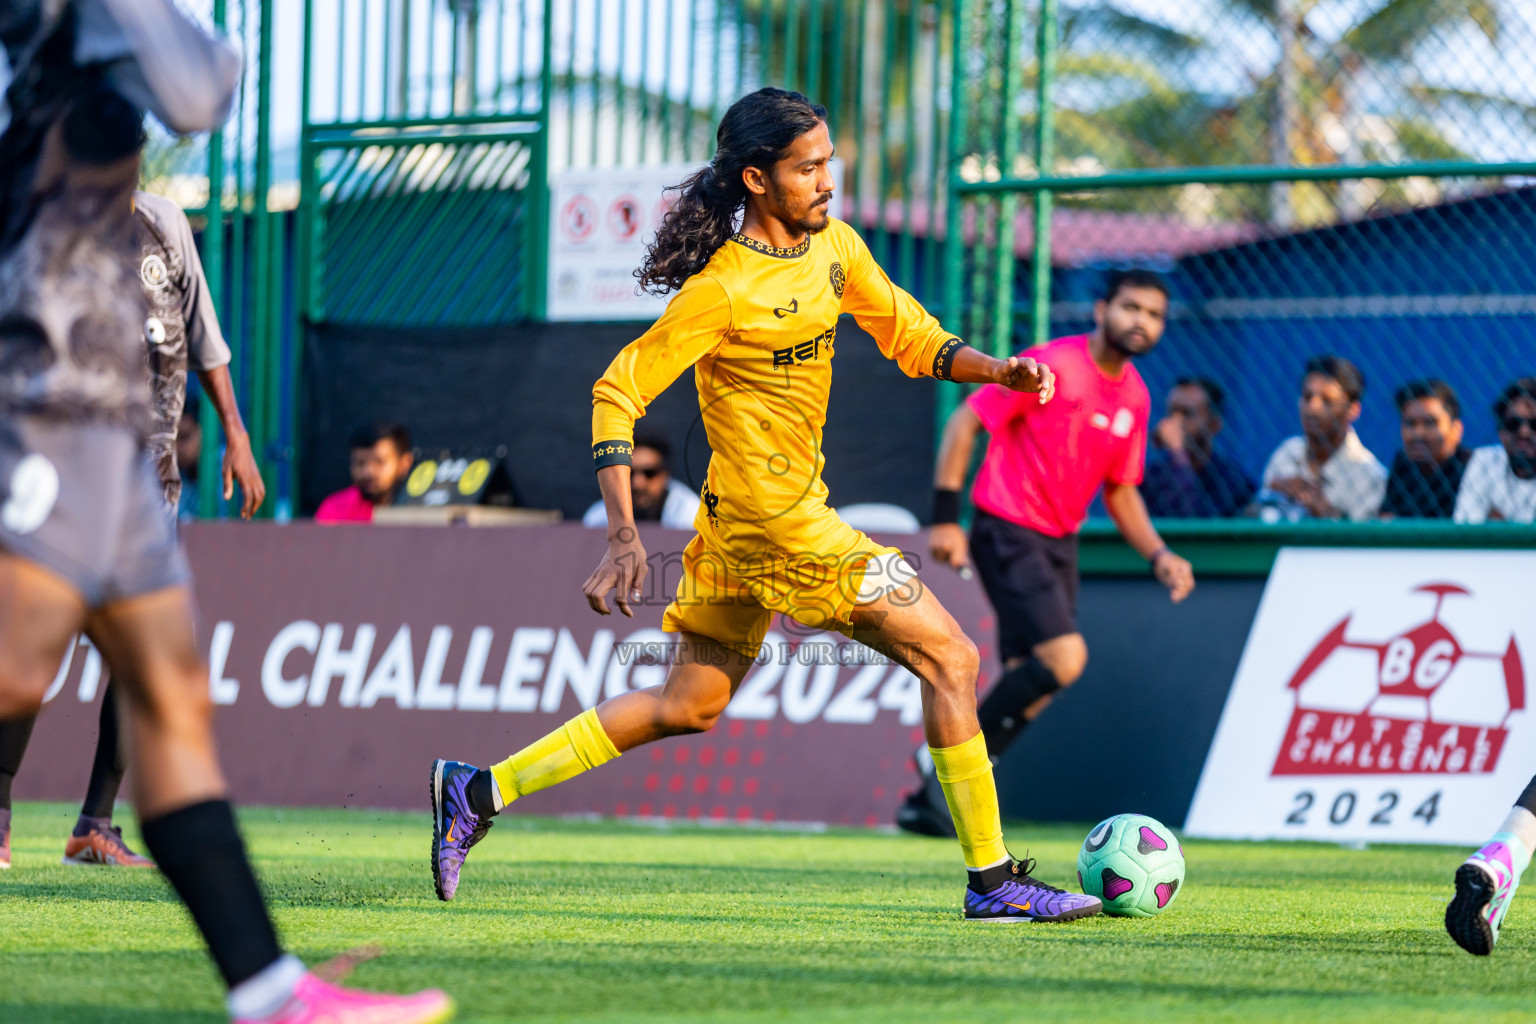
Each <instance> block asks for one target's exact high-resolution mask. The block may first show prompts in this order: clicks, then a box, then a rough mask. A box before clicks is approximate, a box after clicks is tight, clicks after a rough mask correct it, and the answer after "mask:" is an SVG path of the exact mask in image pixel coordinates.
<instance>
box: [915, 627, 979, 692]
mask: <svg viewBox="0 0 1536 1024" xmlns="http://www.w3.org/2000/svg"><path fill="white" fill-rule="evenodd" d="M918 668H919V670H920V671H919V672H918V675H920V676H921V677H922V678H923V680H924V681H925V682H927V683H929V684H930V685H932V686H933V688H934V689H935V690H938V691H941V692H956V693H966V692H969V693H972V694H974V693H975V691H976V677H977V675H978V673H979V672H980V671H981V653H980V652H979V651H977V650H976V644H975V643H974V642H972V640H971V638H970V637H968V636H966V635H965V634H964V633H962V632H960V631H959V630H958V629H957V630H955V631H954V632H953V633H952V634H950V636H948V637H947V638H945V640H944V642H943V643H942V644H941V645H939V646H938V649H937V650H933V651H929V650H925V651H923V652H922V658H921V661H920V662H919V664H918Z"/></svg>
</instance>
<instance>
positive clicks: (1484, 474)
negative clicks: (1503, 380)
mask: <svg viewBox="0 0 1536 1024" xmlns="http://www.w3.org/2000/svg"><path fill="white" fill-rule="evenodd" d="M1493 415H1494V419H1495V420H1497V421H1498V424H1499V443H1498V444H1490V445H1488V446H1487V447H1484V448H1479V449H1477V450H1476V451H1475V452H1473V453H1472V461H1471V462H1469V463H1467V472H1466V475H1465V476H1463V477H1462V478H1461V490H1460V491H1458V492H1457V494H1456V515H1455V519H1456V521H1457V522H1458V523H1489V522H1498V521H1501V520H1502V521H1504V522H1510V523H1532V522H1536V377H1522V378H1520V379H1519V380H1517V381H1515V382H1514V383H1513V384H1511V385H1510V386H1509V387H1507V388H1505V389H1504V391H1503V393H1501V394H1500V395H1499V400H1498V401H1497V402H1494V403H1493Z"/></svg>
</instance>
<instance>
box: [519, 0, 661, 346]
mask: <svg viewBox="0 0 1536 1024" xmlns="http://www.w3.org/2000/svg"><path fill="white" fill-rule="evenodd" d="M647 13H649V11H647ZM550 15H551V6H550V5H546V6H545V8H544V43H543V57H542V58H541V60H542V63H541V64H540V65H539V134H538V139H537V141H536V143H535V148H534V151H533V159H532V160H531V161H530V175H529V177H530V180H529V182H528V192H529V196H528V200H529V202H531V203H533V237H534V254H535V255H534V259H533V260H532V261H531V262H532V266H533V268H534V269H533V272H532V273H530V274H529V275H528V277H527V281H528V287H529V288H531V289H533V294H532V295H530V296H529V297H528V302H527V304H526V307H525V308H527V309H529V310H531V311H532V312H533V319H534V320H543V319H544V314H545V308H546V305H547V300H548V293H549V287H548V279H549V123H550V117H551V112H550V102H549V100H550V92H551V91H552V90H553V88H554V82H555V75H554V68H553V67H552V66H551V63H552V61H553V58H554V52H555V27H554V21H555V19H554V18H552V17H551V16H550ZM642 60H643V58H642ZM644 84H645V81H644V78H643V77H642V79H641V86H642V88H641V95H642V96H644V95H645V90H644ZM641 123H642V128H641V138H642V139H644V136H645V131H644V127H643V125H644V119H643V118H642V122H641ZM641 145H642V147H643V146H644V142H642V143H641ZM641 158H642V159H644V151H643V149H642V157H641Z"/></svg>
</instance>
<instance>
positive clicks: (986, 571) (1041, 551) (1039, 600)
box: [971, 509, 1077, 662]
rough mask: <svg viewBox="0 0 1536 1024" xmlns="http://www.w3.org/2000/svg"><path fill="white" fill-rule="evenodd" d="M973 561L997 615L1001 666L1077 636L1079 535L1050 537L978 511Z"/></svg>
mask: <svg viewBox="0 0 1536 1024" xmlns="http://www.w3.org/2000/svg"><path fill="white" fill-rule="evenodd" d="M971 561H972V562H974V563H975V565H976V571H977V573H979V574H980V575H981V585H982V587H983V588H985V589H986V592H987V599H988V600H989V601H991V602H992V610H993V612H994V613H995V614H996V615H997V645H998V653H999V654H1000V655H1001V656H1002V659H1003V661H1004V662H1007V661H1009V660H1011V659H1013V658H1027V657H1029V655H1030V652H1031V651H1033V650H1034V648H1035V645H1036V644H1042V643H1044V642H1045V641H1047V640H1054V639H1056V638H1057V637H1059V636H1066V635H1067V634H1069V633H1076V632H1077V534H1075V533H1072V534H1068V535H1067V536H1065V537H1048V536H1046V535H1045V534H1043V533H1040V532H1038V531H1036V530H1031V529H1029V528H1028V527H1027V526H1020V525H1019V524H1018V523H1014V522H1010V521H1008V520H1007V519H1002V518H999V517H998V516H994V515H992V514H990V513H987V512H983V511H981V510H980V509H977V510H976V519H975V521H974V522H973V523H972V524H971Z"/></svg>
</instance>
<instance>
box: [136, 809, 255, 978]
mask: <svg viewBox="0 0 1536 1024" xmlns="http://www.w3.org/2000/svg"><path fill="white" fill-rule="evenodd" d="M143 832H144V845H145V846H146V847H148V848H149V853H150V856H152V857H154V859H155V863H156V864H157V865H158V866H159V868H160V872H161V873H162V874H163V875H165V877H166V878H167V879H169V880H170V883H171V885H172V886H173V887H175V889H176V894H177V895H178V896H180V897H181V902H182V903H184V904H185V905H186V908H187V913H189V914H191V915H192V921H193V922H194V923H195V924H196V925H197V930H198V931H200V932H202V933H203V941H204V942H206V943H207V944H208V952H209V954H210V955H212V957H213V962H214V963H215V964H217V965H218V968H219V973H220V974H222V975H223V976H224V984H225V985H227V986H228V987H230V988H234V987H235V986H236V985H238V984H240V983H241V982H242V981H245V980H247V979H249V978H252V977H255V976H256V975H257V974H259V973H260V972H261V971H263V970H265V969H266V968H267V967H269V966H271V965H272V964H273V963H275V962H276V961H277V959H278V958H279V957H280V956H282V949H281V948H280V947H279V946H278V944H277V932H276V930H275V929H274V928H273V927H272V918H271V917H269V916H268V915H267V905H266V902H265V901H264V900H263V899H262V896H261V887H260V886H259V885H257V883H256V875H255V873H254V872H252V871H251V862H250V861H249V860H248V859H247V858H246V855H245V844H244V843H243V842H241V841H240V832H239V830H238V829H237V828H236V827H235V813H234V809H233V808H231V807H230V805H229V801H227V800H208V801H205V802H204V803H200V804H193V805H192V806H190V807H183V808H181V809H180V810H178V811H172V812H171V813H169V814H166V815H163V816H162V817H159V818H156V819H154V820H153V821H146V822H144V823H143Z"/></svg>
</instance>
